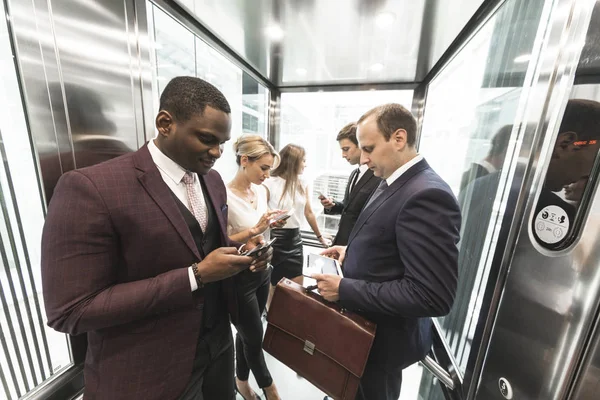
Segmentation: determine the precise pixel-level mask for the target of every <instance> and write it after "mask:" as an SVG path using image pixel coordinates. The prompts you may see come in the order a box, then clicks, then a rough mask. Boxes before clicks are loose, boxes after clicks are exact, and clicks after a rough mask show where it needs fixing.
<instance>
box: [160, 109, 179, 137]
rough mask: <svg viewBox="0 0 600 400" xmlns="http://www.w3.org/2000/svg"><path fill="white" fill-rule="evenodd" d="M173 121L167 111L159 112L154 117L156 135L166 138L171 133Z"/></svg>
mask: <svg viewBox="0 0 600 400" xmlns="http://www.w3.org/2000/svg"><path fill="white" fill-rule="evenodd" d="M174 125H175V121H174V120H173V117H172V116H171V114H170V113H169V112H168V111H165V110H160V111H159V112H158V114H157V115H156V129H157V130H158V134H159V135H161V136H164V137H165V138H166V137H168V136H169V135H170V134H171V132H172V131H173V128H174Z"/></svg>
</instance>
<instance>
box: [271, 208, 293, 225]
mask: <svg viewBox="0 0 600 400" xmlns="http://www.w3.org/2000/svg"><path fill="white" fill-rule="evenodd" d="M293 212H294V211H293V210H289V211H286V212H284V213H281V214H279V215H278V216H277V217H275V218H273V219H272V220H271V224H272V223H274V222H278V221H285V220H287V219H288V218H289V217H291V216H292V214H293Z"/></svg>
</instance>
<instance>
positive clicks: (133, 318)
mask: <svg viewBox="0 0 600 400" xmlns="http://www.w3.org/2000/svg"><path fill="white" fill-rule="evenodd" d="M200 179H203V180H204V182H205V184H206V187H207V189H208V193H209V196H210V199H211V201H212V203H213V205H214V208H215V213H216V215H217V217H218V219H219V225H220V228H221V240H222V243H223V244H224V245H225V244H229V241H228V238H227V236H226V234H225V233H226V226H227V205H226V202H227V198H226V196H227V194H226V191H225V186H224V184H223V181H222V180H221V177H220V175H219V174H218V173H217V172H215V171H211V172H209V173H208V174H207V175H206V176H204V177H200ZM203 256H204V254H200V252H199V251H198V247H197V246H196V244H195V243H194V239H193V238H192V235H191V233H190V231H189V229H188V227H187V224H186V222H185V220H184V218H183V216H182V215H181V213H180V211H179V209H178V208H177V205H176V203H175V200H174V199H173V195H172V193H171V191H170V190H169V188H168V186H167V185H166V184H165V182H164V181H163V179H162V177H161V175H160V173H159V171H158V169H157V168H156V166H155V164H154V162H153V160H152V158H151V156H150V153H149V151H148V148H147V147H146V146H144V147H142V148H141V149H140V150H138V151H137V152H135V153H129V154H126V155H124V156H121V157H118V158H115V159H113V160H110V161H107V162H105V163H102V164H98V165H95V166H92V167H89V168H84V169H79V170H75V171H71V172H68V173H66V174H64V175H63V176H62V177H61V179H60V180H59V182H58V185H57V187H56V189H55V191H54V195H53V197H52V200H51V202H50V206H49V209H48V215H47V217H46V223H45V225H44V231H43V236H42V284H43V293H44V301H45V306H46V313H47V316H48V325H49V326H51V327H52V328H54V329H56V330H58V331H60V332H65V333H69V334H72V335H78V334H81V333H84V332H87V333H88V350H87V355H86V361H85V369H84V375H85V398H86V399H112V400H114V399H145V400H147V399H157V400H158V399H160V400H163V399H174V398H176V397H177V396H178V395H179V394H180V393H181V392H182V390H183V389H184V387H185V385H186V384H187V382H188V380H189V377H190V374H191V371H192V363H193V360H194V353H195V349H196V342H197V340H198V335H199V334H200V333H201V325H202V311H203V307H204V304H203V300H202V293H201V292H202V291H201V290H198V291H195V292H192V291H191V288H190V281H189V276H188V267H189V266H190V265H191V264H192V263H194V262H197V261H199V260H201V259H202V258H203ZM224 288H225V292H226V293H227V295H228V296H227V297H228V303H229V305H230V306H231V307H234V306H235V299H234V298H231V293H232V289H233V288H232V287H231V280H227V281H225V283H224ZM230 310H231V311H232V312H234V314H235V310H234V309H233V308H230Z"/></svg>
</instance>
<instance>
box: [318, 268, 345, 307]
mask: <svg viewBox="0 0 600 400" xmlns="http://www.w3.org/2000/svg"><path fill="white" fill-rule="evenodd" d="M312 278H313V279H316V280H317V287H318V288H319V294H320V295H321V296H323V298H324V299H325V300H327V301H338V300H339V299H340V281H341V280H342V277H341V276H339V275H333V274H313V275H312Z"/></svg>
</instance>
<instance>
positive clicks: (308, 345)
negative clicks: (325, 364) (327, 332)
mask: <svg viewBox="0 0 600 400" xmlns="http://www.w3.org/2000/svg"><path fill="white" fill-rule="evenodd" d="M304 351H305V352H307V353H308V354H310V355H311V356H312V355H313V354H314V353H315V344H314V343H312V342H310V341H308V340H305V341H304Z"/></svg>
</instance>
